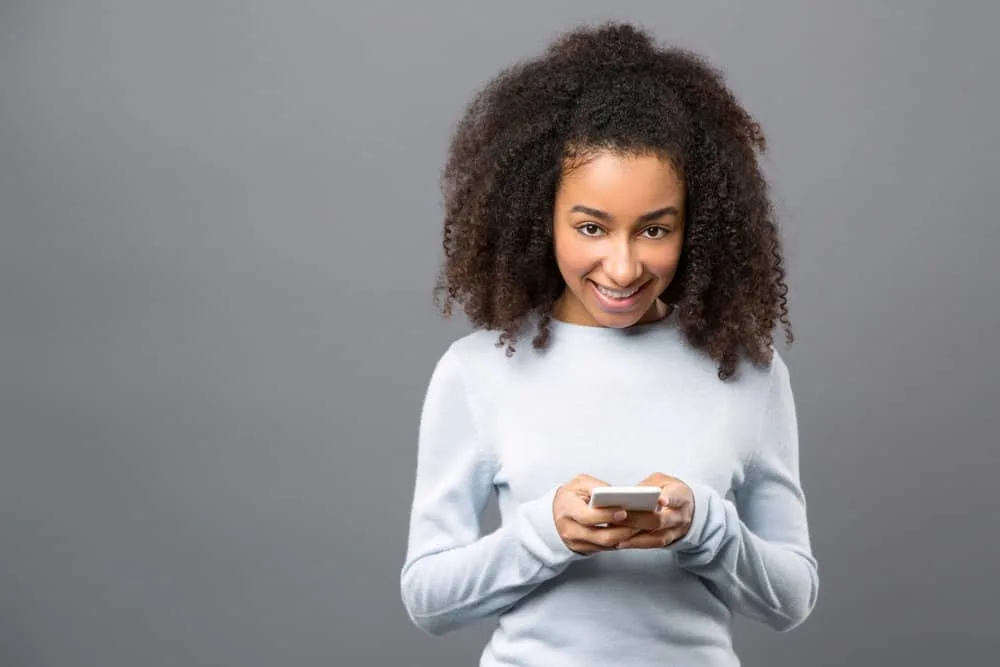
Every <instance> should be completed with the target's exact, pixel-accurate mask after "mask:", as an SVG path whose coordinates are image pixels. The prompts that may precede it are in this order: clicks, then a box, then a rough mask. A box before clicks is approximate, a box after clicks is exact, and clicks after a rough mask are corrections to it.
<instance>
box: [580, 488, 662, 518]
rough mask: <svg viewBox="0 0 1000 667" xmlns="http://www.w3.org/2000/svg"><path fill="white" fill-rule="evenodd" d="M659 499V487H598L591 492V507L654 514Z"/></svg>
mask: <svg viewBox="0 0 1000 667" xmlns="http://www.w3.org/2000/svg"><path fill="white" fill-rule="evenodd" d="M659 498H660V487H658V486H598V487H596V488H594V489H593V490H592V491H591V492H590V506H591V507H623V508H625V509H627V510H637V511H646V512H652V511H654V510H656V507H657V501H658V500H659Z"/></svg>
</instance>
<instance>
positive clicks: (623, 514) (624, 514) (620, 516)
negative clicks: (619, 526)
mask: <svg viewBox="0 0 1000 667" xmlns="http://www.w3.org/2000/svg"><path fill="white" fill-rule="evenodd" d="M627 516H628V512H626V511H625V510H621V511H619V512H615V513H614V516H613V517H612V518H613V519H614V520H615V521H624V520H625V517H627Z"/></svg>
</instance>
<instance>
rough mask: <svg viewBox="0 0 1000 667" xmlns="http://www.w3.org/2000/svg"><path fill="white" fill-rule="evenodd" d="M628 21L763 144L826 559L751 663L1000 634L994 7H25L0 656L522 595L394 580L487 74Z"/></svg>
mask: <svg viewBox="0 0 1000 667" xmlns="http://www.w3.org/2000/svg"><path fill="white" fill-rule="evenodd" d="M604 19H626V20H633V21H636V22H638V23H640V24H641V25H643V26H644V27H647V28H650V29H651V30H653V31H654V32H655V33H656V34H657V36H658V38H659V39H661V40H662V41H663V42H669V43H673V44H677V45H681V46H686V47H689V48H692V49H694V50H696V51H698V52H700V53H702V54H704V55H706V56H707V57H709V58H710V59H711V60H712V61H713V62H714V63H716V64H717V65H718V66H720V67H721V68H722V69H724V70H725V71H726V72H727V74H728V77H729V78H728V80H729V82H730V84H731V85H732V87H733V89H734V90H735V91H736V92H737V94H738V95H739V96H740V98H741V99H742V101H743V102H744V103H745V104H746V106H747V107H748V108H749V109H750V110H751V112H752V113H753V114H754V115H755V116H756V117H757V118H758V119H759V120H760V122H761V123H762V125H763V128H764V130H765V132H766V133H767V135H768V137H769V139H770V152H769V154H768V156H767V157H766V159H765V168H766V170H767V173H768V174H769V176H770V177H771V180H772V185H773V189H774V195H775V200H776V203H777V209H778V213H779V215H780V219H781V225H782V229H783V232H782V233H783V237H784V239H785V243H786V250H787V262H788V268H789V282H790V285H791V293H790V298H791V309H792V310H791V313H792V319H793V324H794V326H795V330H796V333H797V336H798V340H797V342H796V343H795V345H793V346H792V347H791V348H789V349H786V348H784V347H780V348H779V349H780V350H781V351H782V352H783V354H785V356H786V358H787V360H788V362H789V365H790V367H791V371H792V378H793V387H794V389H795V392H796V399H797V403H798V409H799V419H800V429H801V451H802V479H803V485H804V487H805V489H806V492H807V495H808V501H809V508H810V521H811V528H812V536H813V542H814V548H815V552H816V555H817V557H818V559H819V562H820V580H821V585H820V597H819V603H818V606H817V608H816V610H815V612H814V614H813V615H812V616H811V617H810V619H809V620H808V621H807V622H806V623H805V625H803V626H801V627H800V628H798V629H796V630H795V631H793V632H791V633H788V634H779V633H776V632H773V631H770V630H767V629H766V628H764V627H763V626H757V625H755V624H753V623H751V622H748V621H744V620H740V621H739V622H738V624H737V648H738V650H739V651H740V652H741V654H742V656H743V658H744V661H745V664H747V665H768V666H775V667H780V666H791V665H805V664H809V665H817V666H830V667H834V666H836V667H839V666H842V665H847V664H850V665H858V666H862V665H901V664H907V665H939V664H945V663H948V662H950V663H955V664H962V665H984V666H985V665H995V664H997V659H998V658H997V655H996V652H997V649H998V648H1000V614H998V612H997V607H996V601H997V598H998V594H1000V583H998V576H1000V575H997V572H996V568H997V565H998V563H1000V519H998V517H997V513H998V509H1000V504H998V503H997V493H996V488H997V479H998V473H1000V454H998V453H997V441H998V437H997V429H996V418H997V414H998V412H1000V353H998V351H997V343H998V341H1000V297H998V295H997V293H998V288H1000V278H998V274H997V270H996V268H995V264H994V261H995V260H994V257H995V254H996V253H997V252H998V250H1000V243H998V241H1000V234H998V230H997V183H998V178H1000V169H998V166H997V155H998V151H1000V130H998V127H1000V126H998V124H997V118H1000V92H998V75H997V71H998V68H1000V47H998V45H997V41H996V37H995V35H996V30H997V28H998V27H1000V9H998V7H997V5H996V4H995V3H991V2H987V1H985V0H984V1H983V2H972V1H967V2H955V3H943V2H931V1H929V0H926V1H922V2H916V1H902V0H901V1H897V2H891V3H890V2H878V3H875V2H862V1H861V0H854V1H850V2H846V1H844V0H839V1H838V2H796V1H793V0H787V1H784V2H775V1H770V2H762V1H757V2H752V3H751V2H728V3H720V2H665V1H663V0H657V1H648V2H630V3H618V2H616V3H610V2H597V1H591V2H580V1H578V0H573V1H572V2H571V1H569V0H566V1H563V2H543V1H540V0H532V1H524V0H518V1H515V0H505V1H504V2H494V3H482V2H458V1H457V0H456V1H454V2H446V1H444V0H435V1H433V2H431V1H424V2H413V3H404V2H396V3H388V2H372V1H367V2H355V3H350V4H345V3H341V2H319V1H305V0H294V1H290V0H283V1H282V2H264V1H263V0H228V1H221V0H212V1H208V0H172V1H170V2H165V1H164V2H145V1H137V0H121V1H118V2H113V1H111V0H92V1H91V2H87V3H78V2H64V3H56V2H44V1H41V0H36V1H28V0H23V1H20V2H19V1H16V0H4V1H3V2H2V4H0V222H2V226H0V429H2V430H0V664H2V665H4V667H42V666H45V667H90V666H93V667H134V666H137V665H142V666H144V667H161V666H167V665H183V666H185V667H194V666H209V665H212V666H217V665H225V666H229V665H232V666H234V667H235V666H240V667H258V666H260V667H263V666H274V665H296V666H297V665H338V666H340V665H343V666H345V667H349V666H352V665H376V666H383V665H414V666H421V665H428V666H431V665H434V666H439V665H473V664H476V662H477V660H478V655H479V651H480V650H481V648H482V645H483V643H484V642H485V641H486V638H487V636H488V633H489V631H490V629H491V624H490V623H487V622H480V623H478V624H476V625H474V626H471V627H470V628H469V629H468V630H465V631H460V632H457V633H454V634H451V635H447V636H445V637H442V638H432V637H429V636H426V635H424V634H422V633H421V632H420V631H419V630H417V629H415V628H414V627H413V626H411V625H410V623H409V621H408V619H407V618H406V615H405V612H404V609H403V607H402V604H401V602H400V597H399V588H398V586H399V583H398V582H399V568H400V567H401V565H402V560H403V556H404V549H405V541H406V527H407V519H408V512H409V501H410V494H411V490H412V484H413V473H414V466H415V456H416V429H417V423H418V416H419V409H420V405H421V401H422V399H423V392H424V390H425V387H426V383H427V381H428V379H429V375H430V372H431V369H432V368H433V365H434V363H435V362H436V360H437V358H438V357H439V355H440V354H441V353H442V352H443V351H444V349H445V348H446V346H447V345H448V343H449V342H451V340H453V339H454V338H456V337H457V336H460V335H462V334H464V333H465V332H466V331H467V330H468V329H467V328H466V327H467V324H466V322H465V321H464V320H463V319H462V318H461V317H459V318H456V319H455V320H453V321H442V320H441V319H440V318H439V316H438V314H437V313H436V311H435V310H434V308H433V303H432V301H431V287H432V283H433V279H434V275H435V271H436V269H437V263H438V261H439V256H440V253H439V250H440V223H441V206H440V195H439V192H438V189H437V186H438V178H439V174H440V168H441V164H442V161H443V158H444V151H445V148H446V145H447V141H448V138H449V134H450V132H451V130H452V127H453V124H454V122H455V121H456V120H457V118H458V116H459V114H460V113H461V110H462V107H463V105H464V104H465V103H466V102H467V101H468V100H469V98H470V97H471V95H472V93H473V91H474V90H475V89H477V88H478V87H479V86H480V85H482V84H483V83H484V82H485V81H486V80H487V79H488V78H489V77H491V76H493V75H494V74H495V73H496V72H497V70H498V69H499V68H501V67H503V66H505V65H507V64H509V63H511V62H513V61H514V60H517V59H520V58H523V57H528V56H531V55H534V54H536V53H538V52H539V51H540V50H541V49H542V48H543V47H544V46H545V44H546V43H547V42H548V41H549V40H550V39H551V38H552V37H554V36H555V35H556V34H557V33H559V32H561V31H563V30H566V29H570V28H572V27H575V26H576V25H579V24H581V23H583V22H594V21H601V20H604ZM595 400H600V397H595ZM664 428H665V429H669V428H670V425H669V424H664ZM667 472H669V471H667ZM493 519H494V520H495V515H493Z"/></svg>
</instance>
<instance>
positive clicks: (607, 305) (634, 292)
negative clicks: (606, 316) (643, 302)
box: [591, 281, 652, 312]
mask: <svg viewBox="0 0 1000 667" xmlns="http://www.w3.org/2000/svg"><path fill="white" fill-rule="evenodd" d="M650 282H652V281H646V282H644V283H643V284H641V285H639V286H637V287H633V288H631V289H627V290H616V289H611V288H609V287H605V286H604V285H599V284H597V283H595V282H591V285H593V287H594V294H595V295H596V296H597V300H598V301H599V302H600V303H601V305H602V306H603V307H604V310H606V311H611V312H629V311H631V310H632V309H634V308H635V307H636V306H637V305H638V303H639V298H640V296H641V293H642V291H643V290H644V289H645V288H646V286H647V285H649V283H650Z"/></svg>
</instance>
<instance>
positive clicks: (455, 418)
mask: <svg viewBox="0 0 1000 667" xmlns="http://www.w3.org/2000/svg"><path fill="white" fill-rule="evenodd" d="M494 470H495V465H494V461H493V457H491V456H490V455H489V453H488V452H487V448H485V447H484V446H483V442H482V439H481V438H480V437H479V433H478V432H477V426H476V419H475V415H474V414H473V412H472V410H471V409H470V401H469V396H468V391H467V388H466V386H465V385H464V383H463V378H462V363H461V361H460V359H459V358H458V355H457V354H456V352H455V349H454V346H452V348H450V349H449V350H448V352H446V353H445V354H444V355H443V356H442V357H441V359H440V360H439V361H438V363H437V365H436V367H435V369H434V372H433V373H432V376H431V380H430V383H429V386H428V389H427V393H426V396H425V399H424V404H423V409H422V414H421V418H420V429H419V439H418V447H417V470H416V481H415V485H414V493H413V503H412V507H411V510H410V523H409V537H408V544H407V551H406V558H405V562H404V564H403V567H402V571H401V575H400V586H401V593H402V600H403V604H404V606H405V608H406V611H407V613H408V615H409V617H410V619H411V620H412V621H413V622H414V624H416V625H417V627H419V628H421V629H422V630H424V631H426V632H427V633H429V634H432V635H440V634H444V633H445V632H449V631H451V630H454V629H456V628H459V627H461V626H463V625H465V624H467V623H471V622H472V621H474V620H478V619H482V618H485V617H488V616H491V615H494V614H496V613H498V612H500V611H502V610H504V609H505V608H507V607H510V606H511V605H513V604H514V603H516V602H517V601H518V600H520V599H521V598H522V597H524V596H525V595H526V594H528V593H529V592H530V591H532V590H533V589H534V588H535V587H537V586H538V585H539V584H540V583H542V582H544V581H546V580H548V579H551V578H552V577H555V576H556V575H558V574H559V573H561V572H562V571H563V570H565V569H566V567H567V566H568V565H569V564H570V563H571V562H572V561H574V560H577V559H579V558H584V557H585V556H582V555H580V554H577V553H576V552H574V551H572V550H571V549H569V548H568V547H567V546H566V545H565V543H564V542H563V541H562V538H560V537H559V533H558V532H557V530H556V527H555V522H554V520H553V517H552V501H553V499H554V496H555V492H556V488H552V489H550V490H549V491H548V492H546V493H545V494H544V495H543V496H542V497H539V498H536V499H533V500H530V501H528V502H525V503H523V504H521V505H520V506H519V507H517V509H516V511H515V512H513V514H512V516H510V517H507V518H506V520H505V521H504V523H503V525H502V526H501V527H500V528H498V529H497V530H495V531H493V532H492V533H489V534H488V535H482V534H481V530H480V515H481V513H482V511H483V509H484V507H485V506H486V503H487V501H488V500H489V498H490V496H491V494H492V491H493V474H494Z"/></svg>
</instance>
